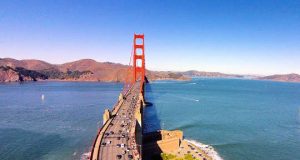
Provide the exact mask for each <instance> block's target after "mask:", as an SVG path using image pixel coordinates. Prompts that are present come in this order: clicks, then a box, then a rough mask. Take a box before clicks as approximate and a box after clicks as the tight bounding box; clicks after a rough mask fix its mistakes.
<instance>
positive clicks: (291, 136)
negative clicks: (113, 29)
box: [0, 79, 300, 160]
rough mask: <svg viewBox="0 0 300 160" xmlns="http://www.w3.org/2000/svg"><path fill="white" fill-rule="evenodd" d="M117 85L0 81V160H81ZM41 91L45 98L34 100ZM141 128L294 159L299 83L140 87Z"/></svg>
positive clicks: (223, 150)
mask: <svg viewBox="0 0 300 160" xmlns="http://www.w3.org/2000/svg"><path fill="white" fill-rule="evenodd" d="M121 89H122V85H121V84H115V83H91V82H36V83H34V82H32V83H22V84H19V83H12V84H0V159H1V160H7V159H22V160H23V159H29V160H34V159H38V160H40V159H41V160H57V159H66V160H69V159H70V160H71V159H81V157H82V155H84V154H85V153H87V152H88V151H89V150H90V147H91V145H92V143H93V140H94V138H95V135H96V132H97V128H99V127H100V126H101V124H102V121H101V120H102V113H103V111H104V109H105V108H111V107H112V106H113V104H114V103H115V102H116V101H117V99H118V95H119V93H120V91H121ZM42 95H44V100H43V99H42V98H41V97H42ZM146 100H147V101H149V102H151V103H152V104H153V105H152V106H149V107H147V108H146V110H145V115H144V118H145V122H144V123H145V131H147V132H149V131H154V130H157V129H161V128H162V129H181V130H183V131H184V136H185V138H186V139H188V140H190V141H192V142H195V143H197V144H200V143H199V142H201V143H204V144H207V145H210V146H212V147H213V148H214V149H215V150H216V151H217V152H218V154H219V156H220V157H221V158H222V159H225V160H247V159H249V160H250V159H251V160H256V159H270V160H283V159H284V160H299V159H300V152H299V151H300V84H299V83H280V82H270V81H254V80H240V79H193V80H192V81H188V82H178V81H157V82H154V83H150V84H148V85H146Z"/></svg>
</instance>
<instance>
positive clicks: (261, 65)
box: [0, 0, 300, 75]
mask: <svg viewBox="0 0 300 160" xmlns="http://www.w3.org/2000/svg"><path fill="white" fill-rule="evenodd" d="M135 32H136V33H144V34H145V45H146V46H145V47H146V67H147V68H148V69H153V70H176V71H184V70H190V69H196V70H202V71H219V72H225V73H242V74H267V75H268V74H280V73H292V72H293V73H300V1H299V0H298V1H293V0H289V1H286V0H280V1H279V0H272V1H267V0H257V1H256V0H251V1H246V0H236V1H229V0H223V1H221V0H203V1H201V0H165V1H162V0H149V1H141V0H109V1H100V0H99V1H92V0H90V1H85V0H80V1H79V0H69V1H68V0H51V1H48V0H36V1H32V0H28V1H24V0H19V1H15V0H7V1H6V0H0V57H12V58H16V59H41V60H45V61H48V62H51V63H56V64H59V63H64V62H68V61H73V60H78V59H82V58H92V59H95V60H97V61H111V62H118V63H123V64H128V62H129V58H130V53H131V48H132V38H133V34H134V33H135Z"/></svg>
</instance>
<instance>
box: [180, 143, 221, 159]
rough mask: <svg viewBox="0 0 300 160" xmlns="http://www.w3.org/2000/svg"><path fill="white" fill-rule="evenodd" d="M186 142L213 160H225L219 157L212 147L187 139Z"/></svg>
mask: <svg viewBox="0 0 300 160" xmlns="http://www.w3.org/2000/svg"><path fill="white" fill-rule="evenodd" d="M185 141H187V142H188V143H189V144H191V145H193V146H195V147H197V148H199V149H200V150H202V151H203V152H204V153H205V154H207V155H208V156H209V157H210V158H211V159H212V160H223V158H222V157H221V156H220V155H219V153H218V152H217V151H216V150H215V149H214V148H213V147H212V146H210V145H207V144H204V143H201V142H198V141H195V140H189V139H185Z"/></svg>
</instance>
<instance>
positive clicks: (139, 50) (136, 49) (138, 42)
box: [133, 34, 145, 83]
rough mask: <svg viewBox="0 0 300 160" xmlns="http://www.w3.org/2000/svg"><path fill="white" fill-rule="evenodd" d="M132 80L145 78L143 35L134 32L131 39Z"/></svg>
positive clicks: (142, 80)
mask: <svg viewBox="0 0 300 160" xmlns="http://www.w3.org/2000/svg"><path fill="white" fill-rule="evenodd" d="M133 41H134V42H133V69H134V75H133V82H137V81H141V82H142V83H143V82H144V80H145V46H144V35H143V34H134V39H133Z"/></svg>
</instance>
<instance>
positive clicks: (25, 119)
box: [0, 82, 122, 160]
mask: <svg viewBox="0 0 300 160" xmlns="http://www.w3.org/2000/svg"><path fill="white" fill-rule="evenodd" d="M121 88H122V85H121V84H114V83H83V82H36V83H35V82H31V83H22V84H19V83H12V84H0V159H1V160H12V159H13V160H17V159H19V160H65V159H66V160H72V159H81V158H82V157H83V154H84V153H86V152H89V151H90V147H91V145H92V143H93V140H94V138H95V136H96V133H97V129H98V128H99V127H100V126H101V125H102V113H103V111H104V108H106V107H107V108H111V107H112V106H113V104H114V103H115V102H116V101H117V99H118V95H119V93H120V91H121ZM42 95H44V100H42V98H41V97H42Z"/></svg>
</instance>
